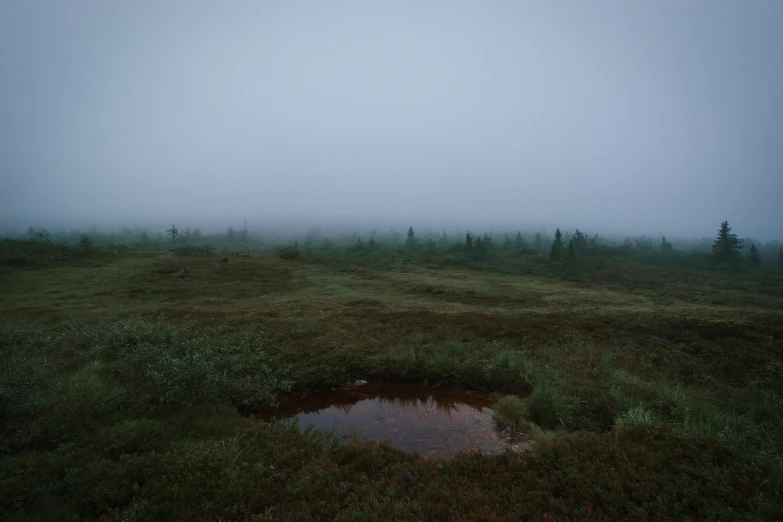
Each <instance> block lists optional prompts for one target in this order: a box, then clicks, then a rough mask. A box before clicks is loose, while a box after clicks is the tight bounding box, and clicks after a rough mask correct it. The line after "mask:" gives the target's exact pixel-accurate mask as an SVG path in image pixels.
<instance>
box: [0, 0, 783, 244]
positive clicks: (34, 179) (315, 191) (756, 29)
mask: <svg viewBox="0 0 783 522" xmlns="http://www.w3.org/2000/svg"><path fill="white" fill-rule="evenodd" d="M781 27H783V2H780V1H779V0H748V1H739V0H736V1H722V0H704V1H687V0H666V1H661V0H657V1H652V0H650V1H645V2H643V1H632V2H629V1H621V0H615V1H595V0H593V1H590V2H577V1H568V2H566V1H540V2H522V1H504V2H501V1H490V2H478V1H452V0H448V1H423V2H422V1H376V0H373V1H369V2H368V1H355V2H343V1H330V2H317V1H307V2H305V1H285V2H283V1H280V2H272V1H255V0H254V1H242V2H239V1H233V2H212V1H210V2H196V1H193V0H188V1H182V2H174V1H170V0H159V1H158V0H156V1H123V2H119V1H118V2H107V1H103V0H101V1H97V0H96V1H92V0H91V1H83V0H73V1H65V0H62V1H21V0H6V1H4V2H2V3H0V78H2V81H1V82H0V173H1V174H2V185H0V209H1V210H0V219H2V220H3V221H6V222H7V223H9V222H16V221H20V222H23V223H28V222H29V223H40V222H42V221H47V222H52V221H57V220H61V221H62V222H65V223H78V222H96V223H98V224H102V223H118V222H125V223H134V222H135V223H152V222H155V223H158V222H172V221H173V222H177V223H178V224H180V223H182V224H190V225H194V226H195V225H201V226H209V224H210V223H216V226H217V227H219V228H224V227H223V225H224V224H226V225H227V224H230V223H231V222H233V223H235V224H236V223H240V222H241V220H243V219H247V220H248V221H249V222H250V223H253V222H261V221H263V220H265V219H269V218H270V217H271V216H277V217H286V216H288V217H296V216H300V217H304V218H305V219H310V220H312V221H314V222H315V221H316V220H317V219H318V217H319V216H321V217H322V216H329V217H334V218H342V219H348V218H356V221H357V224H361V222H362V221H363V220H368V219H373V220H378V222H381V223H384V222H392V221H393V222H401V223H408V222H410V223H412V224H414V225H416V224H420V226H442V225H449V224H451V225H453V226H454V227H457V226H461V227H463V228H464V227H474V228H479V227H480V226H482V225H485V224H494V223H509V224H518V225H519V226H525V225H528V224H533V225H546V226H554V225H557V224H562V225H564V226H580V227H582V228H583V229H589V230H592V231H598V232H601V231H604V230H605V231H610V230H617V231H626V230H627V231H634V232H640V233H641V232H646V233H648V234H657V233H664V234H671V235H675V234H680V233H687V234H694V235H699V236H701V235H712V234H713V232H714V231H715V229H716V228H717V225H718V223H719V221H721V220H722V219H728V220H729V221H730V222H731V223H732V225H733V226H734V230H735V231H736V232H738V233H739V234H741V235H754V236H757V237H762V238H770V239H771V238H780V237H781V236H783V226H781V225H783V204H781V199H783V30H781Z"/></svg>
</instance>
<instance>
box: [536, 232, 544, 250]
mask: <svg viewBox="0 0 783 522" xmlns="http://www.w3.org/2000/svg"><path fill="white" fill-rule="evenodd" d="M543 244H544V240H543V238H542V237H541V232H536V240H535V245H536V250H541V246H542V245H543Z"/></svg>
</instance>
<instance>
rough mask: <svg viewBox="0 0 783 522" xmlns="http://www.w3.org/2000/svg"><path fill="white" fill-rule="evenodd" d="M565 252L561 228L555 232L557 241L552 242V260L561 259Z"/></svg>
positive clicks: (550, 254)
mask: <svg viewBox="0 0 783 522" xmlns="http://www.w3.org/2000/svg"><path fill="white" fill-rule="evenodd" d="M562 252H563V233H562V232H560V228H558V229H557V230H555V240H554V241H552V248H551V249H550V250H549V258H550V259H559V258H560V255H561V254H562Z"/></svg>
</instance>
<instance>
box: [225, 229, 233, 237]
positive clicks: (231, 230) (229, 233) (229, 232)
mask: <svg viewBox="0 0 783 522" xmlns="http://www.w3.org/2000/svg"><path fill="white" fill-rule="evenodd" d="M226 235H227V236H228V238H229V239H234V227H228V230H226Z"/></svg>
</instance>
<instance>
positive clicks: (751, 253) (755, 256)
mask: <svg viewBox="0 0 783 522" xmlns="http://www.w3.org/2000/svg"><path fill="white" fill-rule="evenodd" d="M748 263H750V266H759V265H760V264H761V256H760V255H759V250H758V248H756V244H755V243H753V244H751V245H750V248H749V249H748Z"/></svg>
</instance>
